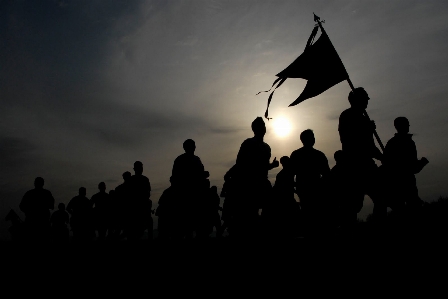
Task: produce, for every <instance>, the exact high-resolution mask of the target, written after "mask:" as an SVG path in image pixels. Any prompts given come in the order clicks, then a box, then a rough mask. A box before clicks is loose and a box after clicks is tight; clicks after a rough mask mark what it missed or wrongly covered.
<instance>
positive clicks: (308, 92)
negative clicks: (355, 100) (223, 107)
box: [265, 27, 349, 119]
mask: <svg viewBox="0 0 448 299" xmlns="http://www.w3.org/2000/svg"><path fill="white" fill-rule="evenodd" d="M318 28H319V27H315V28H314V30H313V32H312V33H311V36H310V38H309V39H308V42H307V45H306V47H305V50H304V51H303V53H302V54H301V55H300V56H299V57H297V59H296V60H295V61H294V62H293V63H291V64H290V65H289V66H288V67H287V68H285V69H284V70H283V71H281V72H280V73H278V74H277V75H276V76H277V77H278V78H277V80H276V81H275V82H274V84H273V85H272V87H271V89H272V88H273V87H274V85H276V83H278V82H279V83H278V84H277V86H276V87H275V88H274V90H273V91H272V92H271V94H270V95H269V99H268V106H267V108H266V112H265V117H266V118H268V109H269V105H270V102H271V100H272V96H273V94H274V91H275V90H276V89H277V88H278V87H280V85H281V84H283V82H285V81H286V79H287V78H302V79H305V80H308V82H307V83H306V86H305V89H304V90H303V91H302V93H301V94H300V96H299V97H298V98H297V99H296V100H295V101H294V102H292V103H291V104H290V105H289V106H295V105H297V104H298V103H301V102H303V101H305V100H306V99H309V98H312V97H315V96H317V95H319V94H321V93H323V92H324V91H326V90H327V89H329V88H331V87H332V86H334V85H336V84H338V83H339V82H342V81H344V80H347V79H348V78H349V77H348V74H347V71H346V70H345V67H344V65H343V64H342V61H341V59H340V58H339V55H338V53H337V52H336V50H335V48H334V47H333V44H332V43H331V41H330V39H329V37H328V35H327V34H326V32H325V31H322V34H321V35H320V37H319V39H318V40H317V41H316V42H315V43H312V42H313V40H314V37H315V36H316V33H317V29H318ZM269 91H270V90H267V91H266V92H269ZM268 119H269V118H268Z"/></svg>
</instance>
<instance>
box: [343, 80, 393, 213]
mask: <svg viewBox="0 0 448 299" xmlns="http://www.w3.org/2000/svg"><path fill="white" fill-rule="evenodd" d="M369 99H370V98H369V96H368V94H367V92H366V91H365V90H364V89H363V88H362V87H358V88H356V89H355V90H354V91H351V92H350V94H349V95H348V101H349V102H350V106H351V107H350V108H348V109H346V110H345V111H343V112H342V113H341V116H340V117H339V137H340V140H341V143H342V150H343V151H344V153H345V156H346V159H347V167H348V168H349V169H350V171H349V172H350V179H349V180H350V182H351V189H352V193H353V196H354V198H353V201H359V202H360V204H358V206H360V207H362V202H363V200H364V195H368V196H369V197H370V198H371V199H372V201H373V203H374V209H373V214H374V216H375V217H374V218H375V219H377V220H381V219H384V218H385V216H386V213H387V209H386V205H385V201H384V200H383V199H382V198H381V197H380V194H379V182H378V180H379V175H378V167H377V166H376V164H375V162H374V161H373V159H377V160H380V161H381V160H382V158H383V155H382V153H381V152H380V150H379V149H378V148H377V147H376V145H375V142H374V139H373V138H374V136H373V134H374V131H375V128H376V126H375V123H374V122H373V121H370V120H369V119H368V118H367V117H366V116H365V115H364V113H365V110H366V108H367V106H368V103H369ZM358 212H359V211H358Z"/></svg>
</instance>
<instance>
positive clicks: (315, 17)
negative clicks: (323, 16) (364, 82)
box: [314, 14, 384, 152]
mask: <svg viewBox="0 0 448 299" xmlns="http://www.w3.org/2000/svg"><path fill="white" fill-rule="evenodd" d="M314 21H315V22H317V24H318V25H319V27H320V30H322V33H323V34H325V35H327V36H328V34H327V32H326V31H325V29H324V27H323V26H322V22H321V21H320V18H319V17H318V16H316V14H314ZM328 40H330V39H329V38H328ZM330 43H331V41H330ZM331 45H332V46H333V43H331ZM333 48H334V46H333ZM335 52H336V53H337V51H336V49H335ZM338 57H339V55H338ZM339 60H341V57H339ZM341 64H342V65H344V64H343V63H342V60H341ZM344 68H345V66H344ZM345 71H346V72H347V70H345ZM347 82H348V85H350V88H351V89H352V91H353V92H354V91H355V86H353V83H352V80H350V76H349V75H348V72H347ZM364 116H365V117H366V118H367V119H368V120H369V121H371V120H370V117H369V115H368V114H367V111H365V110H364ZM373 135H374V136H375V139H376V141H377V142H378V144H379V145H380V147H381V150H382V151H383V152H384V145H383V142H382V141H381V139H380V136H379V135H378V133H377V132H376V129H374V130H373Z"/></svg>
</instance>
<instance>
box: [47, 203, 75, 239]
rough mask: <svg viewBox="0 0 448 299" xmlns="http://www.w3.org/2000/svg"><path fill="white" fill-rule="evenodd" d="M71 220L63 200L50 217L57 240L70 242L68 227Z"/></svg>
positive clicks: (54, 237) (53, 233) (53, 234)
mask: <svg viewBox="0 0 448 299" xmlns="http://www.w3.org/2000/svg"><path fill="white" fill-rule="evenodd" d="M69 221H70V216H69V215H68V213H67V211H66V210H65V204H64V203H62V202H61V203H60V204H58V210H57V211H55V212H53V214H52V215H51V218H50V223H51V231H52V236H53V240H54V241H55V242H57V243H68V242H69V230H68V227H67V225H68V224H69Z"/></svg>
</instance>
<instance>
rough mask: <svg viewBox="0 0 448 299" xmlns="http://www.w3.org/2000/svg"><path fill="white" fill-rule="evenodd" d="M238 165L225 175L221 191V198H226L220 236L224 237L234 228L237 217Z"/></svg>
mask: <svg viewBox="0 0 448 299" xmlns="http://www.w3.org/2000/svg"><path fill="white" fill-rule="evenodd" d="M235 175H236V165H233V166H232V168H230V169H229V170H228V171H227V172H226V174H225V175H224V184H223V186H222V189H221V194H220V197H224V198H225V199H224V203H223V205H222V217H221V219H222V221H223V223H222V225H221V231H220V232H219V235H221V236H222V234H223V233H224V231H225V230H226V229H228V228H230V227H232V224H231V223H232V220H234V217H235V209H236V205H237V200H238V199H237V198H238V190H237V186H236V180H235Z"/></svg>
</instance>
